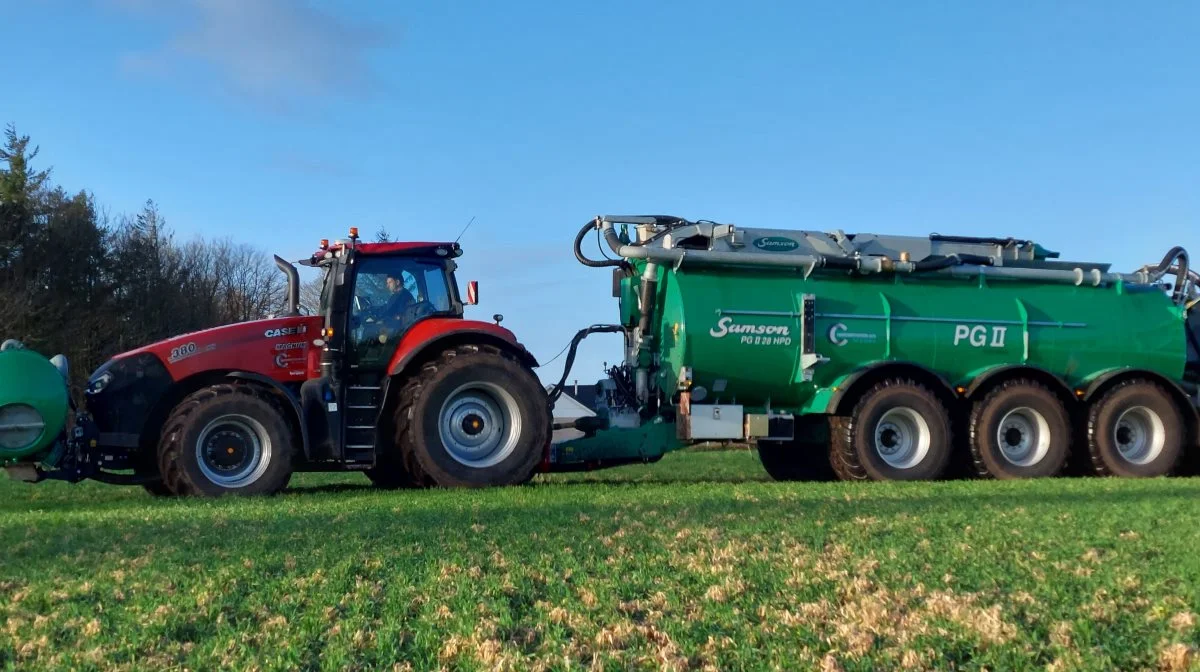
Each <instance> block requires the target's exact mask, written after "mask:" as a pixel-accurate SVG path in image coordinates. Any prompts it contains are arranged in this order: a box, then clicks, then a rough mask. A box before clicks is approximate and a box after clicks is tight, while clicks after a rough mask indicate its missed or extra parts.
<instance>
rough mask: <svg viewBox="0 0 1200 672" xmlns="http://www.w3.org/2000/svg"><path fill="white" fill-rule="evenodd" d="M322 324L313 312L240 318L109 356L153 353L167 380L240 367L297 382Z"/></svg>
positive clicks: (305, 370)
mask: <svg viewBox="0 0 1200 672" xmlns="http://www.w3.org/2000/svg"><path fill="white" fill-rule="evenodd" d="M323 325H324V321H323V320H322V318H321V317H319V316H312V317H279V318H275V319H270V320H256V321H253V322H241V323H238V324H229V325H225V326H221V327H215V328H213V329H206V330H204V331H197V332H193V333H190V334H183V335H181V336H176V337H174V338H169V339H167V340H165V341H159V342H158V343H151V344H150V345H147V346H145V347H143V348H139V349H137V350H132V351H130V352H125V353H122V354H120V355H117V356H116V358H115V359H123V358H127V357H132V356H134V355H140V354H143V353H150V354H153V355H154V356H156V357H158V359H160V360H161V361H162V363H163V364H164V365H165V366H166V367H167V372H168V373H169V374H170V376H171V378H172V379H173V380H183V379H184V378H187V377H189V376H192V375H195V374H197V373H205V372H208V371H242V372H249V373H257V374H261V375H263V376H266V377H268V378H271V379H272V380H276V381H278V382H281V383H287V382H303V381H304V379H305V378H307V377H308V374H309V366H308V362H307V359H308V353H309V350H311V349H313V348H314V346H313V344H312V342H313V340H314V339H316V338H319V337H320V332H321V327H322V326H323Z"/></svg>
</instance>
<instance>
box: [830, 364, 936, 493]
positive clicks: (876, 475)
mask: <svg viewBox="0 0 1200 672" xmlns="http://www.w3.org/2000/svg"><path fill="white" fill-rule="evenodd" d="M833 427H834V432H833V441H832V444H831V448H830V450H831V452H832V453H834V455H833V459H832V462H833V466H834V469H835V471H837V473H838V475H839V477H841V478H842V479H843V480H866V479H870V480H875V481H916V480H933V479H936V478H938V477H940V476H941V475H942V474H943V473H944V472H945V471H946V467H947V466H948V465H949V463H950V453H951V435H952V432H951V429H950V416H949V413H947V412H946V407H945V406H944V405H943V404H942V402H941V401H940V400H939V399H938V398H937V396H936V395H934V394H933V392H930V391H929V389H928V388H926V387H924V386H923V385H920V384H918V383H916V382H913V381H911V380H895V379H893V380H887V381H884V382H882V383H880V384H878V385H876V386H875V387H873V388H871V389H870V390H868V391H867V393H866V394H864V395H863V396H862V397H861V398H860V399H859V400H858V403H857V404H856V405H855V407H854V411H853V413H852V414H851V415H850V416H849V417H840V418H837V420H836V422H835V423H834V425H833Z"/></svg>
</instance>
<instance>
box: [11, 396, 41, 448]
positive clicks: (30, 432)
mask: <svg viewBox="0 0 1200 672" xmlns="http://www.w3.org/2000/svg"><path fill="white" fill-rule="evenodd" d="M45 431H46V420H45V418H43V417H42V414H41V413H38V412H37V410H36V409H35V408H34V407H32V406H27V405H25V404H9V405H7V406H5V407H4V408H0V448H5V449H8V450H20V449H22V448H26V447H28V446H31V445H33V443H34V442H35V441H37V440H38V439H39V438H41V436H42V433H43V432H45Z"/></svg>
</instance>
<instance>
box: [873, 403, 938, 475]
mask: <svg viewBox="0 0 1200 672" xmlns="http://www.w3.org/2000/svg"><path fill="white" fill-rule="evenodd" d="M931 442H932V436H931V434H930V431H929V423H928V422H926V421H925V418H923V417H922V416H921V414H920V413H917V412H916V411H914V410H913V409H911V408H908V407H904V406H901V407H897V408H893V409H891V410H889V411H888V412H887V413H884V414H883V417H882V418H880V419H879V422H878V423H876V425H875V453H876V454H878V455H879V457H880V459H882V460H883V461H884V462H886V463H887V464H888V465H889V466H891V467H895V468H896V469H910V468H912V467H915V466H916V465H918V464H920V463H921V461H922V460H924V459H925V456H926V455H928V454H929V444H930V443H931Z"/></svg>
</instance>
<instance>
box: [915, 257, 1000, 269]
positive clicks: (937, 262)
mask: <svg viewBox="0 0 1200 672" xmlns="http://www.w3.org/2000/svg"><path fill="white" fill-rule="evenodd" d="M968 264H970V265H973V266H991V265H992V258H991V257H984V256H981V255H978V254H950V255H946V256H939V257H929V258H928V259H922V260H921V261H918V262H916V263H915V264H913V272H914V273H923V272H928V271H940V270H942V269H944V268H950V267H952V266H963V265H968Z"/></svg>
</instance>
